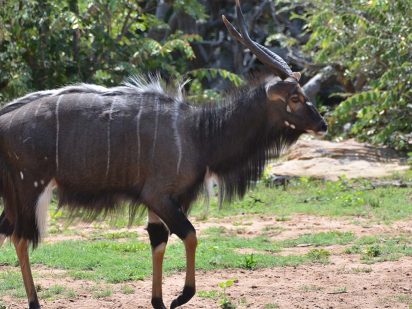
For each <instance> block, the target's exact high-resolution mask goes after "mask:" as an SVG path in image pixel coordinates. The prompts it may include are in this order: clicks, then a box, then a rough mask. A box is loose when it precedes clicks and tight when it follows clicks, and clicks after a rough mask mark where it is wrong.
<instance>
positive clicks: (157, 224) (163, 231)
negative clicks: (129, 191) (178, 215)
mask: <svg viewBox="0 0 412 309" xmlns="http://www.w3.org/2000/svg"><path fill="white" fill-rule="evenodd" d="M147 232H148V233H149V238H150V245H151V246H152V261H153V281H152V306H153V308H155V309H166V307H165V305H164V303H163V296H162V269H163V256H164V253H165V250H166V245H167V240H168V238H169V230H168V229H167V228H166V226H165V225H164V224H163V222H162V221H161V220H160V219H159V217H158V216H157V215H156V214H155V213H153V212H151V211H149V223H148V224H147Z"/></svg>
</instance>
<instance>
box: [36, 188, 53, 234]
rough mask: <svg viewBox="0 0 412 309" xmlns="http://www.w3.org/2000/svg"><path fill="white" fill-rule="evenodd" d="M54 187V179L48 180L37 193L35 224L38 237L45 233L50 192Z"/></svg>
mask: <svg viewBox="0 0 412 309" xmlns="http://www.w3.org/2000/svg"><path fill="white" fill-rule="evenodd" d="M53 188H54V181H50V182H49V184H48V185H47V186H46V187H45V188H44V190H43V192H42V193H41V194H40V195H39V198H38V199H37V204H36V224H37V230H38V231H39V236H40V239H42V238H43V237H44V236H45V235H46V227H47V210H48V207H49V204H50V200H51V196H52V192H53Z"/></svg>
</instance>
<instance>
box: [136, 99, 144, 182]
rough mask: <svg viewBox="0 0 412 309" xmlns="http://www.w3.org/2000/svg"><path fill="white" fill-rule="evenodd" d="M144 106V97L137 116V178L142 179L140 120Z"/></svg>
mask: <svg viewBox="0 0 412 309" xmlns="http://www.w3.org/2000/svg"><path fill="white" fill-rule="evenodd" d="M142 112H143V106H142V97H140V106H139V112H138V113H137V116H136V135H137V178H138V179H139V178H140V148H141V147H140V146H141V145H140V118H141V116H142Z"/></svg>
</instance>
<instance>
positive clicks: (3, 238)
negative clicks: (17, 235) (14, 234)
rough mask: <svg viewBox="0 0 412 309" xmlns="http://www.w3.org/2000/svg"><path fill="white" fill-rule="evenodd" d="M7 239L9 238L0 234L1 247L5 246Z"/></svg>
mask: <svg viewBox="0 0 412 309" xmlns="http://www.w3.org/2000/svg"><path fill="white" fill-rule="evenodd" d="M6 239H7V236H6V235H4V234H0V247H1V246H2V245H3V243H4V241H5V240H6Z"/></svg>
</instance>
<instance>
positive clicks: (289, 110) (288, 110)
mask: <svg viewBox="0 0 412 309" xmlns="http://www.w3.org/2000/svg"><path fill="white" fill-rule="evenodd" d="M286 111H287V112H288V113H291V112H292V110H291V109H290V106H289V105H286Z"/></svg>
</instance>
